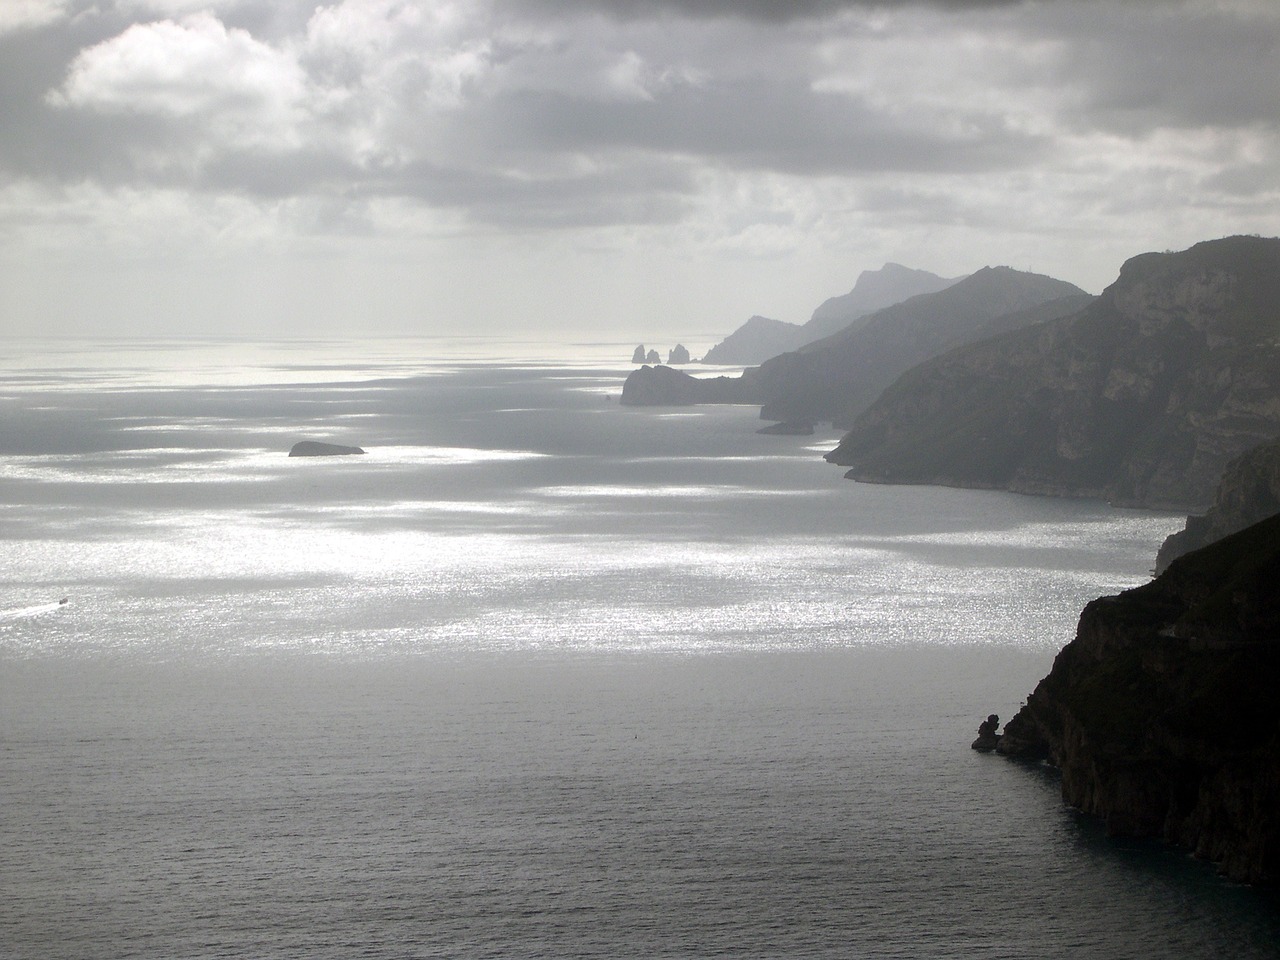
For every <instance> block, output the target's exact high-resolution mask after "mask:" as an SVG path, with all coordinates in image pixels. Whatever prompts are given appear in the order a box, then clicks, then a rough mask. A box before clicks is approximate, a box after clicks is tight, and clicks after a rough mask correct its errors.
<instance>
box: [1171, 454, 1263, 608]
mask: <svg viewBox="0 0 1280 960" xmlns="http://www.w3.org/2000/svg"><path fill="white" fill-rule="evenodd" d="M1277 513H1280V441H1277V442H1274V443H1264V444H1262V445H1261V446H1257V447H1254V448H1253V449H1252V450H1250V451H1249V452H1248V453H1246V454H1244V455H1243V456H1241V457H1237V458H1236V459H1235V460H1233V461H1231V463H1229V464H1228V465H1227V472H1226V474H1225V475H1224V476H1223V478H1222V482H1221V483H1219V484H1218V492H1217V494H1216V495H1215V496H1214V498H1213V506H1211V507H1210V508H1209V512H1208V513H1206V514H1204V515H1203V516H1192V517H1187V526H1186V528H1185V529H1183V530H1180V531H1178V532H1177V533H1175V534H1173V535H1172V536H1170V537H1169V539H1167V540H1165V542H1164V544H1163V545H1162V546H1161V547H1160V553H1159V554H1158V555H1157V557H1156V573H1162V572H1164V570H1165V569H1166V568H1167V567H1168V566H1169V564H1170V563H1172V562H1173V561H1174V560H1176V559H1177V558H1178V557H1181V556H1182V555H1184V554H1187V553H1190V552H1191V551H1192V550H1199V549H1200V548H1201V547H1205V546H1208V545H1209V544H1211V543H1213V542H1214V541H1215V540H1220V539H1222V538H1223V537H1225V536H1228V535H1230V534H1232V533H1235V532H1236V531H1237V530H1243V529H1244V528H1245V527H1248V526H1250V525H1252V524H1255V523H1257V522H1259V521H1260V520H1265V519H1266V518H1267V517H1271V516H1274V515H1275V514H1277ZM1277 589H1280V586H1278V587H1277Z"/></svg>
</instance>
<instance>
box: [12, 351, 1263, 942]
mask: <svg viewBox="0 0 1280 960" xmlns="http://www.w3.org/2000/svg"><path fill="white" fill-rule="evenodd" d="M503 349H504V350H505V356H503V355H498V354H499V353H500V351H498V350H495V347H494V345H492V344H476V343H471V344H456V343H455V344H445V343H440V342H425V341H424V342H409V341H385V342H380V343H372V344H356V345H353V344H324V343H315V344H270V343H264V344H257V345H251V346H249V347H244V346H234V347H233V346H231V345H223V344H210V343H182V344H141V343H135V344H94V345H63V346H60V347H56V348H51V347H49V346H48V345H35V344H27V345H22V346H21V347H20V348H19V349H18V350H17V352H16V356H15V358H14V359H13V360H11V362H10V366H9V368H8V370H9V375H8V376H7V377H5V378H3V379H0V415H2V419H0V454H2V455H3V456H2V459H0V835H2V836H3V838H4V843H3V846H0V956H4V957H15V958H28V957H29V958H46V957H49V958H55V957H86V958H88V957H155V958H171V957H172V958H186V957H190V958H197V957H199V958H204V957H323V958H340V957H342V958H345V957H358V956H361V957H709V956H725V957H858V956H868V957H1079V956H1089V957H1148V956H1150V957H1155V956H1178V957H1210V956H1213V957H1218V956H1231V957H1262V956H1273V955H1276V953H1277V949H1276V941H1277V935H1278V934H1280V919H1278V918H1280V912H1277V910H1276V909H1275V905H1274V903H1273V901H1272V900H1271V898H1270V897H1268V896H1264V895H1263V894H1260V893H1258V892H1256V891H1252V890H1249V889H1246V888H1240V887H1233V886H1231V885H1228V884H1225V883H1223V882H1222V881H1220V880H1219V879H1218V878H1217V877H1216V876H1215V875H1214V874H1213V872H1212V870H1211V869H1209V868H1207V867H1206V866H1205V865H1203V864H1199V863H1196V862H1195V861H1192V860H1191V859H1190V858H1188V857H1185V856H1184V855H1182V854H1179V853H1177V852H1174V851H1170V850H1166V849H1163V848H1161V847H1159V846H1157V845H1150V844H1132V843H1130V844H1118V843H1116V842H1114V841H1111V840H1108V839H1107V838H1106V837H1104V836H1103V835H1102V833H1101V831H1100V829H1099V828H1098V827H1097V825H1096V824H1093V823H1090V822H1088V821H1084V820H1081V819H1079V818H1078V817H1077V816H1076V815H1074V814H1073V813H1072V812H1071V811H1069V810H1067V809H1065V808H1064V807H1063V806H1062V804H1061V801H1060V799H1059V796H1058V791H1057V785H1056V783H1055V782H1054V780H1053V777H1052V774H1051V772H1050V771H1047V770H1045V769H1041V768H1026V767H1022V766H1018V765H1014V764H1011V763H1008V762H1005V761H1002V760H1000V759H998V758H992V757H983V756H979V755H976V754H974V753H972V752H971V751H970V750H969V749H968V742H969V741H970V740H971V739H972V737H973V734H974V729H975V727H976V725H977V722H978V720H979V719H981V718H982V717H983V716H985V715H986V714H987V713H988V712H991V711H997V712H1000V713H1002V714H1005V715H1008V714H1011V713H1012V712H1013V710H1015V709H1016V708H1017V705H1018V703H1019V701H1020V700H1021V699H1022V698H1023V697H1024V696H1025V695H1026V693H1027V692H1028V691H1029V690H1030V689H1031V688H1032V687H1033V686H1034V684H1035V682H1036V680H1037V679H1038V678H1039V677H1040V676H1041V675H1042V674H1043V673H1045V672H1046V671H1047V670H1048V668H1049V665H1050V664H1051V661H1052V657H1053V654H1054V653H1055V652H1056V650H1057V648H1058V647H1059V646H1061V644H1062V643H1064V642H1065V641H1066V640H1067V639H1069V638H1070V636H1071V633H1072V630H1073V629H1074V624H1075V620H1076V617H1077V615H1078V613H1079V609H1080V607H1081V606H1082V605H1083V604H1084V602H1086V601H1087V600H1088V599H1090V598H1092V597H1093V596H1097V595H1099V594H1104V593H1113V592H1115V591H1117V590H1119V589H1122V588H1124V587H1127V586H1131V585H1134V584H1136V583H1139V582H1142V581H1143V580H1145V579H1146V577H1147V572H1148V570H1149V569H1150V566H1151V560H1152V557H1153V555H1154V550H1155V547H1156V545H1157V544H1158V543H1159V541H1160V540H1161V538H1162V537H1163V536H1164V535H1165V534H1167V533H1168V532H1169V531H1170V530H1172V529H1174V528H1175V527H1176V526H1177V525H1178V519H1177V518H1175V517H1170V516H1166V515H1160V514H1149V513H1142V512H1135V511H1115V510H1111V509H1109V508H1107V507H1106V506H1105V505H1102V504H1097V503H1076V502H1067V501H1054V500H1041V499H1035V498H1025V497H1016V496H1010V495H1005V494H1000V493H990V492H974V491H956V490H942V489H936V488H907V487H875V486H863V485H856V484H852V483H849V482H847V481H844V480H842V479H841V477H840V471H839V470H837V469H835V468H832V467H830V466H828V465H827V464H825V463H823V462H822V460H821V458H820V456H819V453H820V451H822V450H825V449H828V448H829V447H830V445H831V443H832V442H833V441H834V439H835V437H834V435H825V436H823V435H819V436H817V437H814V438H788V437H781V438H780V437H762V436H758V435H757V434H756V433H755V430H756V429H757V428H758V427H759V426H760V424H759V421H758V420H757V419H756V417H755V413H756V411H755V410H754V409H750V408H708V409H697V410H682V411H654V410H639V411H638V410H628V409H625V408H621V407H619V406H618V405H617V403H616V398H617V395H618V392H619V390H620V386H621V380H622V377H623V376H624V375H625V373H626V372H627V370H628V369H629V368H628V367H627V366H625V365H622V364H618V363H616V362H615V360H616V359H619V358H620V359H622V360H625V359H626V358H627V357H629V355H630V348H629V347H628V346H627V345H625V344H612V345H595V346H592V345H587V346H583V345H577V346H575V347H572V348H570V347H560V348H557V352H556V353H555V354H552V353H549V352H547V351H545V350H540V349H538V348H536V347H534V346H533V345H528V344H524V345H514V346H513V345H505V346H504V348H503ZM539 355H541V356H551V355H554V356H556V358H557V359H556V360H554V361H552V362H546V361H538V360H530V359H528V358H529V357H535V356H539ZM305 437H315V438H319V439H330V440H334V441H337V442H343V443H357V444H360V445H362V446H364V447H365V448H366V449H367V450H369V453H368V454H367V455H366V456H365V457H359V458H343V459H326V460H297V459H293V460H291V459H288V458H287V457H285V456H284V451H287V449H288V447H289V446H290V445H291V444H292V442H293V441H294V440H296V439H301V438H305ZM61 597H67V598H68V599H69V602H68V603H67V604H65V605H58V603H57V600H58V599H60V598H61Z"/></svg>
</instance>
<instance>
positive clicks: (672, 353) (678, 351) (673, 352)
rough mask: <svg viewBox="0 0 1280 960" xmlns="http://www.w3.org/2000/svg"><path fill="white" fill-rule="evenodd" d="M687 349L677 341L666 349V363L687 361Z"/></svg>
mask: <svg viewBox="0 0 1280 960" xmlns="http://www.w3.org/2000/svg"><path fill="white" fill-rule="evenodd" d="M688 362H689V349H688V348H687V347H686V346H685V345H684V344H683V343H677V344H676V345H675V346H674V347H672V348H671V349H670V350H669V351H667V363H688Z"/></svg>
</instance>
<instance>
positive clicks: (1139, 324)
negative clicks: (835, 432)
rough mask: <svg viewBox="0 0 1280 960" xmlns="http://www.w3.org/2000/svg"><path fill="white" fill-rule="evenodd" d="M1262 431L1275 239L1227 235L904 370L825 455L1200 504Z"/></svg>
mask: <svg viewBox="0 0 1280 960" xmlns="http://www.w3.org/2000/svg"><path fill="white" fill-rule="evenodd" d="M957 286H958V285H957ZM1277 436H1280V240H1277V239H1264V238H1259V237H1231V238H1228V239H1224V240H1214V241H1209V242H1206V243H1201V244H1197V245H1196V246H1194V247H1192V248H1191V249H1189V250H1184V251H1182V252H1180V253H1164V254H1157V253H1149V254H1144V255H1142V256H1139V257H1134V258H1133V259H1131V260H1129V261H1128V262H1127V263H1125V265H1124V267H1123V268H1122V269H1121V271H1120V276H1119V278H1118V279H1117V280H1116V281H1115V283H1113V284H1112V285H1111V286H1110V287H1108V288H1107V289H1106V290H1105V291H1104V292H1103V293H1102V295H1101V296H1100V297H1098V298H1097V300H1096V301H1095V302H1093V303H1091V304H1090V305H1089V306H1087V307H1085V308H1084V309H1083V310H1080V311H1079V312H1076V313H1074V314H1073V315H1071V316H1067V317H1064V318H1062V319H1058V320H1051V321H1048V322H1046V323H1041V324H1037V325H1033V326H1030V327H1026V328H1024V329H1021V330H1015V331H1013V332H1009V333H1005V334H1001V335H999V336H996V337H994V338H992V339H989V340H986V341H984V342H981V343H976V344H972V345H970V346H967V347H961V348H959V349H956V350H953V351H951V352H948V353H946V354H945V355H942V356H939V357H937V358H935V359H933V360H931V361H928V362H926V363H923V364H921V365H920V366H918V367H916V368H915V369H913V370H910V371H908V372H907V373H906V374H905V375H904V376H902V377H901V378H900V379H898V380H897V381H896V382H895V383H893V384H892V386H890V387H889V388H888V389H887V390H885V392H884V393H883V395H881V396H880V398H879V399H878V400H877V401H876V402H875V403H874V404H873V405H872V406H871V407H870V408H868V409H867V410H866V411H865V412H863V413H862V414H861V415H860V416H859V417H858V418H857V420H856V421H855V422H854V424H853V427H852V429H851V430H850V431H849V432H848V434H847V435H846V436H845V437H844V439H843V440H842V441H841V442H840V445H839V446H838V447H837V448H836V450H834V451H833V452H832V453H830V454H828V455H827V459H828V460H830V461H832V462H833V463H837V464H841V465H844V466H848V467H851V468H852V469H851V470H850V471H849V473H848V476H849V477H851V478H853V479H857V480H866V481H873V482H883V483H936V484H945V485H952V486H971V487H995V488H1004V489H1009V490H1015V491H1019V492H1023V493H1045V494H1057V495H1066V496H1083V497H1099V498H1102V499H1106V500H1109V501H1111V502H1113V503H1116V504H1122V505H1131V506H1148V507H1157V508H1167V509H1183V510H1202V509H1204V507H1205V506H1207V504H1208V503H1209V502H1210V501H1211V499H1212V497H1213V492H1214V487H1215V485H1216V484H1217V482H1218V479H1219V478H1220V477H1221V476H1222V473H1223V470H1224V469H1225V467H1226V465H1227V463H1228V462H1229V461H1230V460H1232V459H1233V458H1235V457H1237V456H1239V455H1240V454H1242V453H1244V452H1245V451H1246V450H1248V449H1250V448H1251V447H1254V446H1256V445H1258V444H1259V443H1262V442H1265V441H1268V440H1271V439H1273V438H1275V437H1277Z"/></svg>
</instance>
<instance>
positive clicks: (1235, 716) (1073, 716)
mask: <svg viewBox="0 0 1280 960" xmlns="http://www.w3.org/2000/svg"><path fill="white" fill-rule="evenodd" d="M1277 584H1280V516H1277V517H1273V518H1271V519H1269V520H1265V521H1263V522H1262V523H1259V524H1255V525H1254V526H1251V527H1249V528H1247V529H1246V530H1243V531H1240V532H1239V533H1235V534H1233V535H1231V536H1229V537H1227V538H1225V539H1223V540H1219V541H1218V542H1217V543H1215V544H1212V545H1211V546H1209V547H1206V548H1204V549H1203V550H1199V551H1196V552H1194V553H1190V554H1187V555H1186V556H1184V557H1181V558H1180V559H1178V560H1176V561H1174V562H1173V563H1172V564H1171V565H1170V566H1169V568H1168V570H1166V571H1165V573H1163V574H1162V575H1161V576H1160V577H1158V578H1157V579H1155V580H1153V581H1152V582H1151V583H1148V584H1146V585H1144V586H1142V587H1138V588H1136V589H1134V590H1128V591H1126V592H1124V593H1122V594H1120V595H1119V596H1116V597H1106V598H1103V599H1100V600H1095V601H1094V602H1092V603H1091V604H1089V606H1088V607H1086V608H1085V611H1084V613H1083V614H1082V615H1081V617H1080V624H1079V628H1078V629H1077V632H1076V637H1075V639H1074V640H1073V641H1072V642H1071V643H1069V644H1068V645H1067V646H1066V647H1065V648H1064V649H1063V650H1062V652H1061V653H1059V654H1058V657H1057V659H1056V660H1055V661H1054V664H1053V669H1052V670H1051V671H1050V673H1049V675H1048V676H1046V677H1045V678H1044V679H1043V680H1041V681H1040V683H1039V685H1038V686H1037V687H1036V689H1035V692H1034V693H1032V694H1031V696H1030V697H1029V698H1028V699H1027V703H1026V705H1025V706H1024V707H1023V708H1022V709H1021V710H1020V711H1019V712H1018V714H1017V715H1016V716H1015V717H1014V718H1013V719H1012V720H1010V721H1009V723H1008V724H1007V725H1006V726H1005V731H1004V735H1003V737H1002V738H1001V739H1000V742H999V745H998V746H997V748H996V749H997V750H998V751H999V752H1000V753H1003V754H1006V755H1009V756H1013V757H1020V758H1025V759H1033V760H1037V759H1047V760H1049V761H1050V762H1051V763H1053V764H1054V765H1055V766H1057V767H1058V768H1059V769H1060V770H1061V771H1062V794H1063V798H1064V799H1065V800H1066V802H1067V803H1069V804H1071V805H1072V806H1075V807H1078V808H1079V809H1081V810H1083V811H1084V812H1086V813H1089V814H1093V815H1095V816H1098V817H1101V818H1103V819H1104V820H1105V821H1106V824H1107V828H1108V830H1109V832H1111V833H1113V834H1115V835H1121V836H1146V837H1159V838H1163V839H1165V840H1168V841H1170V842H1173V843H1176V844H1180V845H1182V846H1184V847H1186V848H1188V849H1190V850H1192V851H1194V852H1195V854H1196V855H1197V856H1199V857H1203V858H1206V859H1209V860H1212V861H1214V862H1216V863H1218V864H1219V865H1220V867H1221V869H1222V870H1223V872H1224V873H1226V874H1227V876H1229V877H1231V878H1232V879H1235V880H1241V881H1246V882H1251V883H1275V882H1276V881H1277V880H1280V705H1278V704H1277V700H1276V690H1277V689H1280V589H1277Z"/></svg>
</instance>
